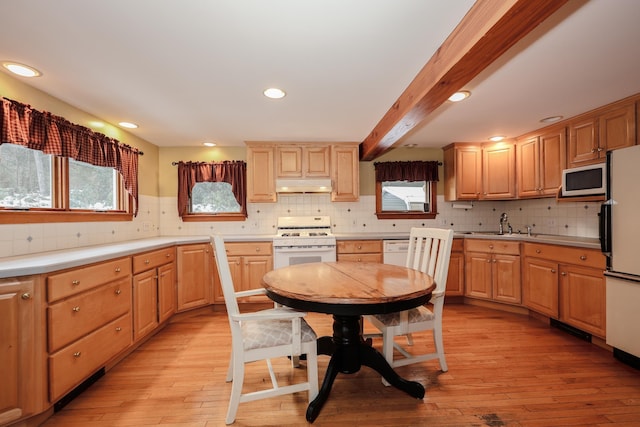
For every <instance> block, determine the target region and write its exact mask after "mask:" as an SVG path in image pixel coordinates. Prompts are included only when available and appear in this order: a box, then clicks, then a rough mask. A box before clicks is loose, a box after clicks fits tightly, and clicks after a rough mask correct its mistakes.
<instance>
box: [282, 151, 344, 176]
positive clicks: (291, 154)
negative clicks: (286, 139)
mask: <svg viewBox="0 0 640 427" xmlns="http://www.w3.org/2000/svg"><path fill="white" fill-rule="evenodd" d="M330 154H331V151H330V146H328V145H325V146H314V145H306V144H303V145H296V144H290V145H289V144H288V145H284V144H283V145H278V146H277V148H276V168H277V177H278V178H305V177H309V178H329V167H330V164H331V163H330V158H331V157H330Z"/></svg>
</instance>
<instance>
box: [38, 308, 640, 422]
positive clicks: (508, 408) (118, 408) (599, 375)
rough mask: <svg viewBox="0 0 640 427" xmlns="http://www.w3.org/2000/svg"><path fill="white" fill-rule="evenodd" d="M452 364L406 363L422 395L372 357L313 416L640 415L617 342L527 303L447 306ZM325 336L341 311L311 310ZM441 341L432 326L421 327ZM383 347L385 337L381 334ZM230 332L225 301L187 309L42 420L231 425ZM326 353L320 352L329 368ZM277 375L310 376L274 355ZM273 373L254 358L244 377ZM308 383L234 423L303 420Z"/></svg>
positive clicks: (263, 378)
mask: <svg viewBox="0 0 640 427" xmlns="http://www.w3.org/2000/svg"><path fill="white" fill-rule="evenodd" d="M444 312H445V315H444V342H445V350H446V353H447V362H448V364H449V371H448V372H446V373H442V372H440V370H439V368H438V364H437V361H431V362H426V363H422V364H419V365H413V366H406V367H402V368H398V369H397V371H398V372H399V373H400V375H402V376H404V377H405V378H408V379H413V380H417V381H419V382H421V383H422V384H423V385H424V386H425V387H426V390H427V392H426V396H425V398H424V400H416V399H413V398H411V397H409V396H408V395H405V394H404V393H402V392H400V391H398V390H396V389H394V388H392V387H385V386H383V385H382V384H381V382H380V378H379V376H378V375H377V374H376V373H375V372H374V371H372V370H370V369H369V368H366V367H364V368H363V369H362V370H361V371H360V372H358V373H356V374H352V375H344V374H339V375H338V378H337V379H336V382H335V383H334V386H333V389H332V391H331V395H330V396H329V399H328V401H327V403H326V404H325V406H324V408H323V409H322V411H321V413H320V415H319V417H318V419H317V420H316V421H315V422H314V424H313V425H314V426H344V425H352V426H354V427H355V426H365V425H372V426H373V425H375V426H422V425H424V426H491V427H499V426H569V425H571V426H610V425H616V426H640V371H637V370H634V369H633V368H630V367H628V366H626V365H624V364H622V363H620V362H618V361H616V360H615V359H614V358H613V356H612V355H611V353H610V352H608V351H606V350H603V349H601V348H598V347H596V346H594V345H591V344H589V343H587V342H584V341H581V340H579V339H578V338H575V337H573V336H571V335H568V334H567V333H565V332H562V331H559V330H557V329H553V328H550V327H549V326H548V325H546V324H544V323H542V322H540V321H539V320H534V319H530V318H528V317H527V316H522V315H518V314H511V313H505V312H500V311H494V310H491V309H487V308H482V307H475V306H469V305H459V304H450V305H446V306H445V310H444ZM308 320H309V323H310V324H311V325H312V326H313V327H314V329H315V330H316V332H318V335H329V334H330V333H331V317H330V316H326V315H320V314H313V313H310V314H309V316H308ZM414 340H415V344H414V345H415V346H425V345H431V337H430V335H424V334H422V335H421V336H419V335H416V336H415V337H414ZM375 345H376V346H377V347H378V348H379V346H380V342H379V340H378V341H377V342H375ZM229 346H230V335H229V326H228V323H227V318H226V314H225V313H224V312H223V311H210V310H207V312H205V313H203V312H201V313H200V314H199V315H197V316H193V317H188V318H184V317H183V318H180V319H179V320H178V321H175V322H173V323H171V324H169V325H167V327H166V328H164V329H163V330H162V331H161V332H159V333H158V334H157V335H156V336H155V337H153V338H152V339H151V340H150V341H148V342H147V343H145V344H144V345H142V346H141V347H140V348H139V349H137V350H136V351H135V352H134V353H132V354H131V355H130V356H129V357H128V358H127V359H125V360H124V361H122V362H121V363H120V364H118V365H117V366H115V367H114V368H113V369H111V370H110V371H109V372H107V374H106V375H105V376H104V377H103V378H101V379H100V380H99V381H98V382H96V383H95V384H93V385H92V386H91V387H90V388H89V389H88V390H86V391H85V392H84V393H83V394H81V395H80V396H79V397H77V398H76V399H75V400H73V401H72V402H71V403H69V404H68V405H67V406H66V407H64V408H63V409H62V410H61V411H59V412H57V413H56V414H54V416H53V417H51V418H50V419H49V420H48V421H47V422H46V423H45V424H44V425H45V426H48V427H55V426H65V427H75V426H88V427H91V426H105V427H107V426H109V427H111V426H142V425H162V426H207V427H210V426H223V425H224V416H225V412H226V409H227V402H228V398H229V393H230V389H231V386H230V384H228V383H225V374H226V369H227V363H228V358H229ZM328 360H329V359H328V357H327V356H319V371H320V372H319V374H320V378H321V380H322V378H323V377H324V371H325V369H326V366H327V362H328ZM274 366H276V370H277V371H278V375H279V379H280V380H281V381H284V382H286V381H287V380H288V379H289V378H290V377H291V376H294V377H296V378H297V377H303V376H305V375H306V373H305V370H304V368H300V369H291V368H290V364H289V362H288V361H287V360H278V361H274ZM265 382H267V383H268V382H269V376H268V372H267V369H266V367H265V365H264V364H263V363H256V364H252V365H249V368H248V369H247V378H246V381H245V387H249V388H255V389H257V388H259V387H260V385H261V384H263V383H265ZM306 405H307V394H306V393H298V394H295V395H287V396H282V397H276V398H271V399H266V400H261V401H257V402H249V403H241V404H240V408H239V410H238V416H237V418H236V422H235V424H234V426H268V425H273V426H304V425H307V422H306V421H305V410H306Z"/></svg>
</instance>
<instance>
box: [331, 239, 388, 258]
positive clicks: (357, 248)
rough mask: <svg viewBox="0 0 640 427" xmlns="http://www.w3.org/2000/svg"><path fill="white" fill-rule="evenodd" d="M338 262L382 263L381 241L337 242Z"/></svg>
mask: <svg viewBox="0 0 640 427" xmlns="http://www.w3.org/2000/svg"><path fill="white" fill-rule="evenodd" d="M336 257H337V259H338V261H354V262H382V259H383V256H382V240H339V241H338V242H337V248H336Z"/></svg>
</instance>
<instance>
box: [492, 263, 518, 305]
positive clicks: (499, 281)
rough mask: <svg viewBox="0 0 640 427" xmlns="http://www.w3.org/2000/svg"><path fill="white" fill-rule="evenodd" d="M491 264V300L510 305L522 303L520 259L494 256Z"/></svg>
mask: <svg viewBox="0 0 640 427" xmlns="http://www.w3.org/2000/svg"><path fill="white" fill-rule="evenodd" d="M491 263H492V265H493V270H492V281H493V299H494V300H496V301H502V302H508V303H511V304H520V303H521V302H522V289H521V286H520V257H519V256H514V255H502V254H495V255H493V257H492V262H491Z"/></svg>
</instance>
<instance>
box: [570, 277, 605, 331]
mask: <svg viewBox="0 0 640 427" xmlns="http://www.w3.org/2000/svg"><path fill="white" fill-rule="evenodd" d="M560 292H561V295H562V299H561V301H562V302H561V307H560V320H562V321H563V322H566V323H568V324H570V325H572V326H575V327H576V328H578V329H581V330H583V331H585V332H589V333H592V334H593V335H596V336H599V337H601V338H604V337H605V334H606V325H605V319H606V315H605V313H606V312H605V306H606V304H605V302H606V301H605V299H606V292H605V280H604V276H603V274H602V270H597V269H593V268H586V267H580V266H575V265H564V266H562V267H561V272H560Z"/></svg>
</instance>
